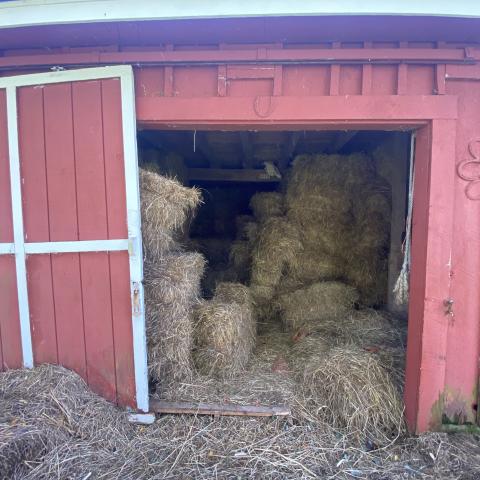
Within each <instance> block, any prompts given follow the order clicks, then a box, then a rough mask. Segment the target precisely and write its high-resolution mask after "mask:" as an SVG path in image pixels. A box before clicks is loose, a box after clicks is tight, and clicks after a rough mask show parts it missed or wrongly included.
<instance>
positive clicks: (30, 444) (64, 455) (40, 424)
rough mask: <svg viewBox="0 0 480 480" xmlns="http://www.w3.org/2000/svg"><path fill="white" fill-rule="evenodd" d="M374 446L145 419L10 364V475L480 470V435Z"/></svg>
mask: <svg viewBox="0 0 480 480" xmlns="http://www.w3.org/2000/svg"><path fill="white" fill-rule="evenodd" d="M370 448H371V446H368V445H362V446H358V445H357V444H356V443H355V442H352V441H351V440H350V438H349V437H348V436H346V435H345V434H344V432H343V431H342V430H341V429H335V428H333V427H332V426H330V425H328V424H326V423H322V422H318V421H315V422H314V421H309V420H307V419H304V420H296V419H292V418H267V419H254V418H239V417H237V418H228V417H220V418H213V417H200V416H198V417H196V416H194V415H189V416H187V415H185V416H173V415H167V416H162V417H159V418H158V419H157V421H156V422H155V423H154V424H153V425H151V426H139V425H134V424H131V423H129V422H128V421H127V415H126V413H125V412H123V411H122V410H119V409H117V408H116V407H114V406H112V405H111V404H109V403H108V402H106V401H105V400H103V399H102V398H100V397H98V396H97V395H95V394H93V393H92V392H91V391H90V390H88V388H87V387H86V385H85V383H84V382H83V380H81V379H80V378H79V377H78V376H77V375H76V374H74V373H72V372H70V371H68V370H65V369H63V368H61V367H51V366H42V367H39V368H36V369H34V370H30V371H25V370H16V371H9V372H6V373H2V374H0V478H5V479H7V478H8V479H35V480H37V479H49V480H50V479H80V480H87V479H160V478H165V479H185V478H200V479H201V478H209V479H210V478H222V479H227V478H228V479H231V478H235V479H239V478H267V479H270V478H275V479H279V478H282V479H283V478H287V479H289V478H290V479H302V478H321V479H352V478H354V479H355V478H356V479H373V480H386V479H389V480H400V479H406V478H411V479H414V478H418V479H444V480H447V479H448V480H453V479H462V480H474V479H478V478H480V439H479V438H478V437H477V436H472V435H447V434H440V433H430V434H426V435H422V436H420V437H410V438H407V437H401V438H397V439H395V440H394V441H392V443H391V444H388V445H386V446H385V447H383V448H381V449H376V450H371V449H370Z"/></svg>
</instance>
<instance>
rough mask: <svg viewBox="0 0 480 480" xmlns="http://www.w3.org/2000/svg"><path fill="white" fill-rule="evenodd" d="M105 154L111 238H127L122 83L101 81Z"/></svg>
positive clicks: (109, 234) (116, 80) (108, 220)
mask: <svg viewBox="0 0 480 480" xmlns="http://www.w3.org/2000/svg"><path fill="white" fill-rule="evenodd" d="M102 115H103V118H102V121H103V150H104V160H105V187H106V202H107V209H106V211H107V230H108V238H109V239H114V238H127V237H128V229H127V207H126V193H125V167H124V158H123V136H122V109H121V103H120V81H119V80H118V79H112V80H103V81H102Z"/></svg>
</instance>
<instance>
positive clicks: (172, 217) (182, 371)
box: [140, 165, 205, 382]
mask: <svg viewBox="0 0 480 480" xmlns="http://www.w3.org/2000/svg"><path fill="white" fill-rule="evenodd" d="M140 192H141V210H142V237H143V248H144V260H145V261H144V277H145V281H144V284H145V304H146V323H147V342H148V365H149V373H150V377H151V378H152V379H154V380H156V381H157V382H160V381H161V382H169V381H171V380H178V379H185V378H189V377H191V376H192V372H193V370H192V361H191V348H192V343H193V341H192V339H193V317H192V312H193V308H194V306H195V305H196V304H197V303H198V302H199V299H200V280H201V278H202V275H203V271H204V267H205V259H204V257H203V256H202V255H201V254H199V253H195V252H185V251H184V250H183V248H182V247H181V245H180V244H179V242H178V240H179V239H180V238H181V237H182V236H183V235H184V233H185V225H186V224H187V223H188V220H189V219H190V218H191V217H192V216H193V214H194V212H195V210H196V208H197V207H198V205H199V204H200V202H201V195H200V192H199V191H198V190H197V189H195V188H187V187H184V186H182V185H181V184H180V183H179V182H177V181H176V180H173V179H169V178H166V177H163V176H162V175H160V174H159V173H158V170H157V168H156V167H155V166H149V165H147V166H144V168H140Z"/></svg>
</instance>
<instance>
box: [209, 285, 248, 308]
mask: <svg viewBox="0 0 480 480" xmlns="http://www.w3.org/2000/svg"><path fill="white" fill-rule="evenodd" d="M215 299H216V300H219V301H220V302H235V303H238V304H240V305H250V306H252V305H253V304H254V301H253V298H252V295H251V293H250V289H249V288H248V287H247V286H246V285H243V284H242V283H238V282H219V283H218V284H217V288H216V289H215Z"/></svg>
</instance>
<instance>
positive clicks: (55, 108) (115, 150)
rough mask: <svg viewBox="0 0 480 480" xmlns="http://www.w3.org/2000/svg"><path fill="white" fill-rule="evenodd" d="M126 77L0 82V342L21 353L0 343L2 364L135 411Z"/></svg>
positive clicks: (131, 124)
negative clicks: (52, 368) (47, 375)
mask: <svg viewBox="0 0 480 480" xmlns="http://www.w3.org/2000/svg"><path fill="white" fill-rule="evenodd" d="M132 78H133V77H132V72H131V69H130V67H120V68H119V67H113V68H112V67H110V68H109V67H106V68H100V69H87V70H77V71H72V72H55V73H52V74H40V75H26V76H21V77H12V78H10V79H5V82H7V88H6V90H3V92H4V93H2V95H3V96H1V97H0V116H1V115H2V113H3V112H4V111H6V114H5V113H4V114H3V115H4V118H5V116H7V117H8V122H7V123H8V129H5V128H4V127H5V121H3V122H2V121H1V117H0V155H1V157H0V158H1V160H0V169H2V172H0V173H3V172H6V171H7V169H8V168H9V170H10V171H9V173H10V175H9V176H10V179H11V181H10V182H6V181H5V180H3V182H4V183H5V185H4V186H5V187H6V188H3V189H2V194H1V195H3V196H4V197H5V199H6V201H7V202H8V200H9V199H10V204H11V209H10V212H8V210H9V209H5V211H4V212H3V217H0V222H1V223H0V224H1V225H5V226H6V228H5V229H4V233H3V237H0V240H1V241H2V242H5V243H4V245H7V244H8V242H13V249H14V252H15V253H14V256H12V255H10V254H8V252H7V253H4V254H3V255H0V269H1V271H0V272H1V274H2V279H8V282H7V281H5V280H4V282H6V283H7V287H8V288H7V289H6V291H5V292H2V293H0V295H3V296H4V297H7V296H8V298H6V300H7V301H8V302H9V304H8V305H12V306H11V307H10V308H11V309H12V312H13V313H12V315H10V316H9V319H8V321H7V322H6V321H5V320H4V321H3V322H2V323H3V324H5V325H2V324H1V323H0V329H1V330H0V336H1V338H2V342H1V345H2V347H3V344H4V343H7V344H8V343H9V342H11V341H12V340H14V341H16V342H17V349H16V352H17V353H18V352H21V353H22V355H20V356H19V355H17V357H14V358H12V359H11V360H10V356H11V355H10V354H9V353H8V352H7V355H6V356H5V355H3V350H4V348H2V358H3V356H5V358H6V359H7V360H5V361H3V366H4V367H5V368H8V367H18V366H19V364H20V363H21V358H22V356H23V363H24V364H25V365H26V366H30V365H31V364H33V365H38V364H41V363H52V364H59V365H63V366H65V367H67V368H70V369H72V370H75V371H76V372H77V373H79V374H80V375H81V376H82V377H83V378H84V379H85V380H86V381H87V383H88V384H89V385H90V387H91V388H92V389H93V390H94V391H95V392H97V393H99V394H101V395H102V396H104V397H105V398H107V399H108V400H110V401H113V402H116V403H118V404H120V405H128V406H132V407H137V406H138V407H139V408H140V409H142V410H146V409H148V398H147V389H146V383H147V373H146V353H145V333H144V318H143V314H142V312H143V305H142V301H143V297H142V291H141V280H142V262H141V258H142V256H141V245H140V242H139V239H140V235H139V228H140V223H139V220H138V218H139V211H138V204H139V202H138V174H137V163H136V144H135V112H134V108H133V88H132V87H133V80H132ZM8 82H10V83H8ZM0 85H1V84H0ZM5 92H6V93H5ZM2 99H3V100H2ZM9 102H10V103H9ZM5 105H6V106H5ZM2 108H3V110H2ZM1 127H3V131H2V130H1ZM5 145H7V147H5ZM2 149H3V150H2ZM12 160H13V161H12ZM11 172H15V174H14V175H11ZM9 176H4V175H1V177H2V178H3V179H5V178H7V179H8V178H9ZM0 181H2V180H0ZM10 191H11V197H10ZM12 211H13V214H12V213H11V212H12ZM12 225H13V227H12ZM7 249H8V248H7V247H4V250H7ZM13 257H14V259H15V261H14V260H13ZM15 285H16V288H15ZM2 290H3V289H2ZM17 292H18V293H17ZM132 295H133V296H134V298H133V302H134V304H132ZM17 297H18V307H17V306H16V303H15V302H16V301H17ZM2 298H3V297H2ZM2 298H0V300H2ZM132 305H133V307H134V308H132ZM18 326H19V328H17V329H16V330H15V328H14V327H18ZM8 328H10V330H12V329H14V330H15V332H12V333H10V332H9V333H5V334H4V330H5V329H7V330H8ZM18 332H20V334H19V333H18ZM29 337H30V338H29ZM19 341H20V342H21V344H22V349H18V342H19ZM9 355H10V356H9ZM29 357H30V358H29ZM19 359H20V360H19Z"/></svg>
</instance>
